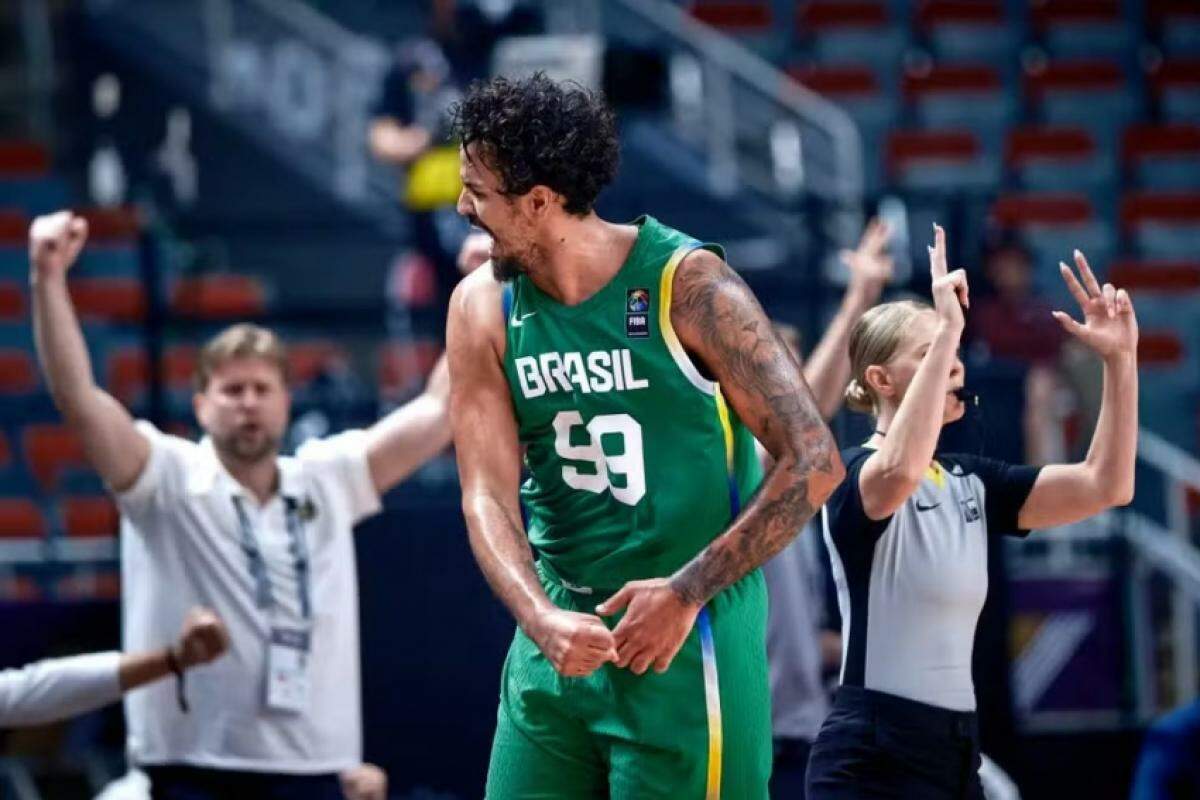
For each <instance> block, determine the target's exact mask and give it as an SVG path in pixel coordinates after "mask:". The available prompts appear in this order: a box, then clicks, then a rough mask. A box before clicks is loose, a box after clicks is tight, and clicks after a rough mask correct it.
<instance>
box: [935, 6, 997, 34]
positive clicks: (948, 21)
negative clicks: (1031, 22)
mask: <svg viewBox="0 0 1200 800" xmlns="http://www.w3.org/2000/svg"><path fill="white" fill-rule="evenodd" d="M917 24H918V25H919V26H920V27H922V28H924V29H925V30H929V29H932V28H936V27H938V26H939V25H995V26H1000V25H1003V24H1004V9H1003V8H1002V7H1001V5H1000V4H999V3H998V2H991V0H929V1H928V2H925V3H922V4H921V7H920V8H919V9H918V10H917Z"/></svg>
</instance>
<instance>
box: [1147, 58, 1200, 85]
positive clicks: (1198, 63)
mask: <svg viewBox="0 0 1200 800" xmlns="http://www.w3.org/2000/svg"><path fill="white" fill-rule="evenodd" d="M1149 77H1150V82H1151V85H1153V87H1154V89H1155V91H1157V92H1159V93H1162V92H1164V91H1167V90H1170V89H1192V90H1200V60H1188V61H1163V62H1162V63H1161V64H1158V65H1156V66H1154V67H1152V68H1151V70H1150V75H1149Z"/></svg>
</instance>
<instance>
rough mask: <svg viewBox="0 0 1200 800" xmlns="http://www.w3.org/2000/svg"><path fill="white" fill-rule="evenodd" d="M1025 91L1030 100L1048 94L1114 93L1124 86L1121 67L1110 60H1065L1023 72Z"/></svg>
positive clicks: (1037, 65) (1036, 65)
mask: <svg viewBox="0 0 1200 800" xmlns="http://www.w3.org/2000/svg"><path fill="white" fill-rule="evenodd" d="M1024 80H1025V91H1026V93H1027V94H1029V95H1030V96H1032V97H1040V96H1042V95H1043V94H1046V93H1048V92H1088V91H1106V92H1107V91H1115V90H1117V89H1120V88H1122V87H1123V86H1124V85H1125V76H1124V74H1123V73H1122V72H1121V66H1120V64H1117V63H1114V62H1112V61H1068V62H1059V63H1051V64H1036V63H1035V64H1034V65H1033V66H1031V67H1030V68H1029V69H1027V70H1026V72H1025V78H1024Z"/></svg>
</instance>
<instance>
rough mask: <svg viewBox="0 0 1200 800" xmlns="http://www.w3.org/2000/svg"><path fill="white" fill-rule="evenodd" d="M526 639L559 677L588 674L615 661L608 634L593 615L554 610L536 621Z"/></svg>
mask: <svg viewBox="0 0 1200 800" xmlns="http://www.w3.org/2000/svg"><path fill="white" fill-rule="evenodd" d="M530 638H531V639H533V641H534V642H535V643H536V644H537V646H538V649H540V650H541V651H542V654H543V655H545V656H546V658H547V659H549V660H550V663H551V664H552V665H553V666H554V669H556V670H558V673H559V674H560V675H566V676H568V677H572V678H579V677H583V676H584V675H591V674H592V673H593V672H595V671H596V670H598V669H599V668H600V666H601V665H602V664H605V663H607V662H609V661H616V660H617V650H616V647H615V646H614V645H613V635H612V631H610V630H609V629H608V627H607V626H605V624H604V622H603V621H602V620H601V619H600V618H599V617H597V616H596V615H595V614H581V613H579V612H577V611H564V610H563V609H560V608H556V609H554V610H553V611H549V612H546V613H545V614H543V615H542V616H541V617H539V618H538V620H537V623H536V625H535V626H534V627H533V630H531V631H530Z"/></svg>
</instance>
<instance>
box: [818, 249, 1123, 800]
mask: <svg viewBox="0 0 1200 800" xmlns="http://www.w3.org/2000/svg"><path fill="white" fill-rule="evenodd" d="M934 232H935V246H934V247H931V248H929V258H930V271H931V273H932V277H933V300H934V307H933V308H929V307H928V306H925V305H923V304H919V303H914V302H897V303H885V304H883V305H880V306H877V307H875V308H874V309H872V310H871V311H869V312H867V314H866V315H864V316H863V318H862V319H861V320H860V321H859V323H858V324H857V325H856V327H855V330H854V332H853V333H852V334H851V338H850V360H851V367H852V371H853V376H854V379H853V380H852V381H851V383H850V386H849V388H848V389H847V390H846V394H847V400H848V402H849V403H850V405H851V407H857V408H858V409H860V410H867V411H870V412H871V413H872V414H873V415H874V417H875V433H874V434H873V435H872V436H871V438H870V439H869V440H867V442H866V444H865V445H864V446H862V447H852V448H849V449H847V450H845V451H843V452H842V460H843V461H844V462H845V465H846V480H845V481H844V482H843V484H842V485H841V486H840V487H839V488H838V489H837V491H835V492H834V494H833V495H832V496H831V497H830V499H829V500H828V502H827V504H826V507H825V514H824V529H825V539H826V543H827V544H828V546H829V551H830V558H831V560H832V562H833V564H832V565H833V572H834V578H835V582H836V584H837V588H838V603H839V605H840V606H841V611H842V638H843V643H844V644H843V647H842V682H841V683H842V685H841V687H840V688H839V689H838V690H837V694H836V697H835V699H834V708H833V712H832V713H831V714H830V715H829V717H828V718H827V719H826V721H825V724H824V725H823V726H822V728H821V732H820V735H819V736H818V737H817V740H816V743H815V744H814V746H813V749H812V755H811V758H810V761H809V767H808V797H809V800H830V799H833V798H836V799H837V800H842V798H920V800H936V799H937V798H972V800H974V799H975V798H982V797H983V793H982V789H981V788H980V784H979V777H978V769H979V741H978V729H977V726H976V719H975V713H974V711H975V689H974V685H973V684H972V682H971V649H972V644H973V641H974V638H975V625H976V622H977V621H978V618H979V612H980V610H981V609H982V607H983V601H984V598H985V597H986V595H987V543H986V541H985V537H986V536H989V535H998V534H1015V535H1018V536H1020V535H1023V534H1024V533H1026V532H1028V531H1029V530H1030V529H1032V528H1041V527H1048V526H1052V525H1062V524H1066V523H1069V522H1074V521H1076V520H1080V519H1083V518H1084V517H1087V516H1090V515H1092V514H1096V513H1098V512H1100V511H1102V510H1104V509H1106V508H1109V507H1111V506H1116V505H1122V504H1125V503H1128V502H1129V501H1130V499H1131V498H1132V496H1133V472H1134V454H1135V450H1136V446H1137V338H1138V330H1137V321H1136V319H1135V317H1134V314H1133V306H1132V304H1131V303H1130V300H1129V296H1128V295H1127V294H1126V293H1125V291H1124V290H1119V291H1118V290H1116V289H1114V288H1113V287H1112V286H1111V285H1110V284H1105V285H1104V286H1103V287H1102V286H1100V284H1099V283H1098V282H1097V281H1096V278H1095V276H1093V275H1092V271H1091V269H1089V267H1088V264H1087V261H1086V260H1085V259H1084V257H1083V254H1081V253H1080V252H1079V251H1075V263H1076V265H1077V267H1078V269H1079V273H1080V276H1081V277H1082V281H1083V284H1082V285H1080V282H1079V280H1077V279H1076V277H1075V274H1074V273H1073V272H1072V271H1071V269H1070V268H1068V267H1067V266H1066V265H1065V264H1062V265H1060V267H1061V271H1062V277H1063V280H1064V281H1066V283H1067V286H1068V288H1069V289H1070V291H1071V294H1072V295H1074V297H1075V299H1076V300H1078V301H1079V305H1080V308H1081V309H1082V310H1083V316H1084V322H1083V324H1080V323H1078V322H1075V321H1074V320H1073V319H1072V318H1071V317H1070V316H1068V315H1067V314H1064V313H1062V312H1059V311H1056V312H1054V316H1055V318H1056V319H1057V320H1058V321H1059V323H1060V324H1061V325H1062V326H1063V328H1064V329H1066V331H1067V332H1068V333H1070V334H1071V335H1073V336H1075V337H1076V338H1078V339H1079V340H1080V341H1082V342H1083V343H1084V344H1085V345H1087V346H1088V347H1089V348H1091V349H1092V350H1094V351H1095V352H1096V353H1097V354H1098V355H1099V356H1100V357H1101V358H1102V359H1103V360H1104V393H1103V404H1102V408H1101V412H1100V419H1099V422H1098V424H1097V426H1096V432H1095V435H1094V436H1093V437H1092V443H1091V447H1090V448H1089V450H1088V454H1087V458H1086V459H1084V461H1083V462H1082V463H1078V464H1062V465H1053V466H1047V467H1044V468H1040V469H1039V468H1037V467H1028V466H1013V465H1009V464H1004V463H1001V462H999V461H993V460H991V459H987V458H981V457H978V456H968V455H958V454H940V453H939V454H938V456H937V458H936V459H935V458H934V449H935V447H936V446H937V442H938V435H939V433H940V432H941V429H942V426H943V425H945V424H947V423H949V422H953V421H954V420H957V419H959V418H960V417H962V415H963V413H964V410H965V409H964V403H963V401H962V399H961V398H960V396H959V394H958V393H959V392H960V391H961V390H962V387H963V365H962V362H961V361H960V360H959V358H958V345H959V338H960V336H961V335H962V330H963V321H964V320H963V309H964V308H966V307H967V305H968V302H969V301H968V290H967V277H966V274H965V273H964V272H963V271H962V270H955V271H954V272H950V273H947V270H946V238H945V232H944V231H943V230H942V229H941V228H940V227H938V226H934Z"/></svg>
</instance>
